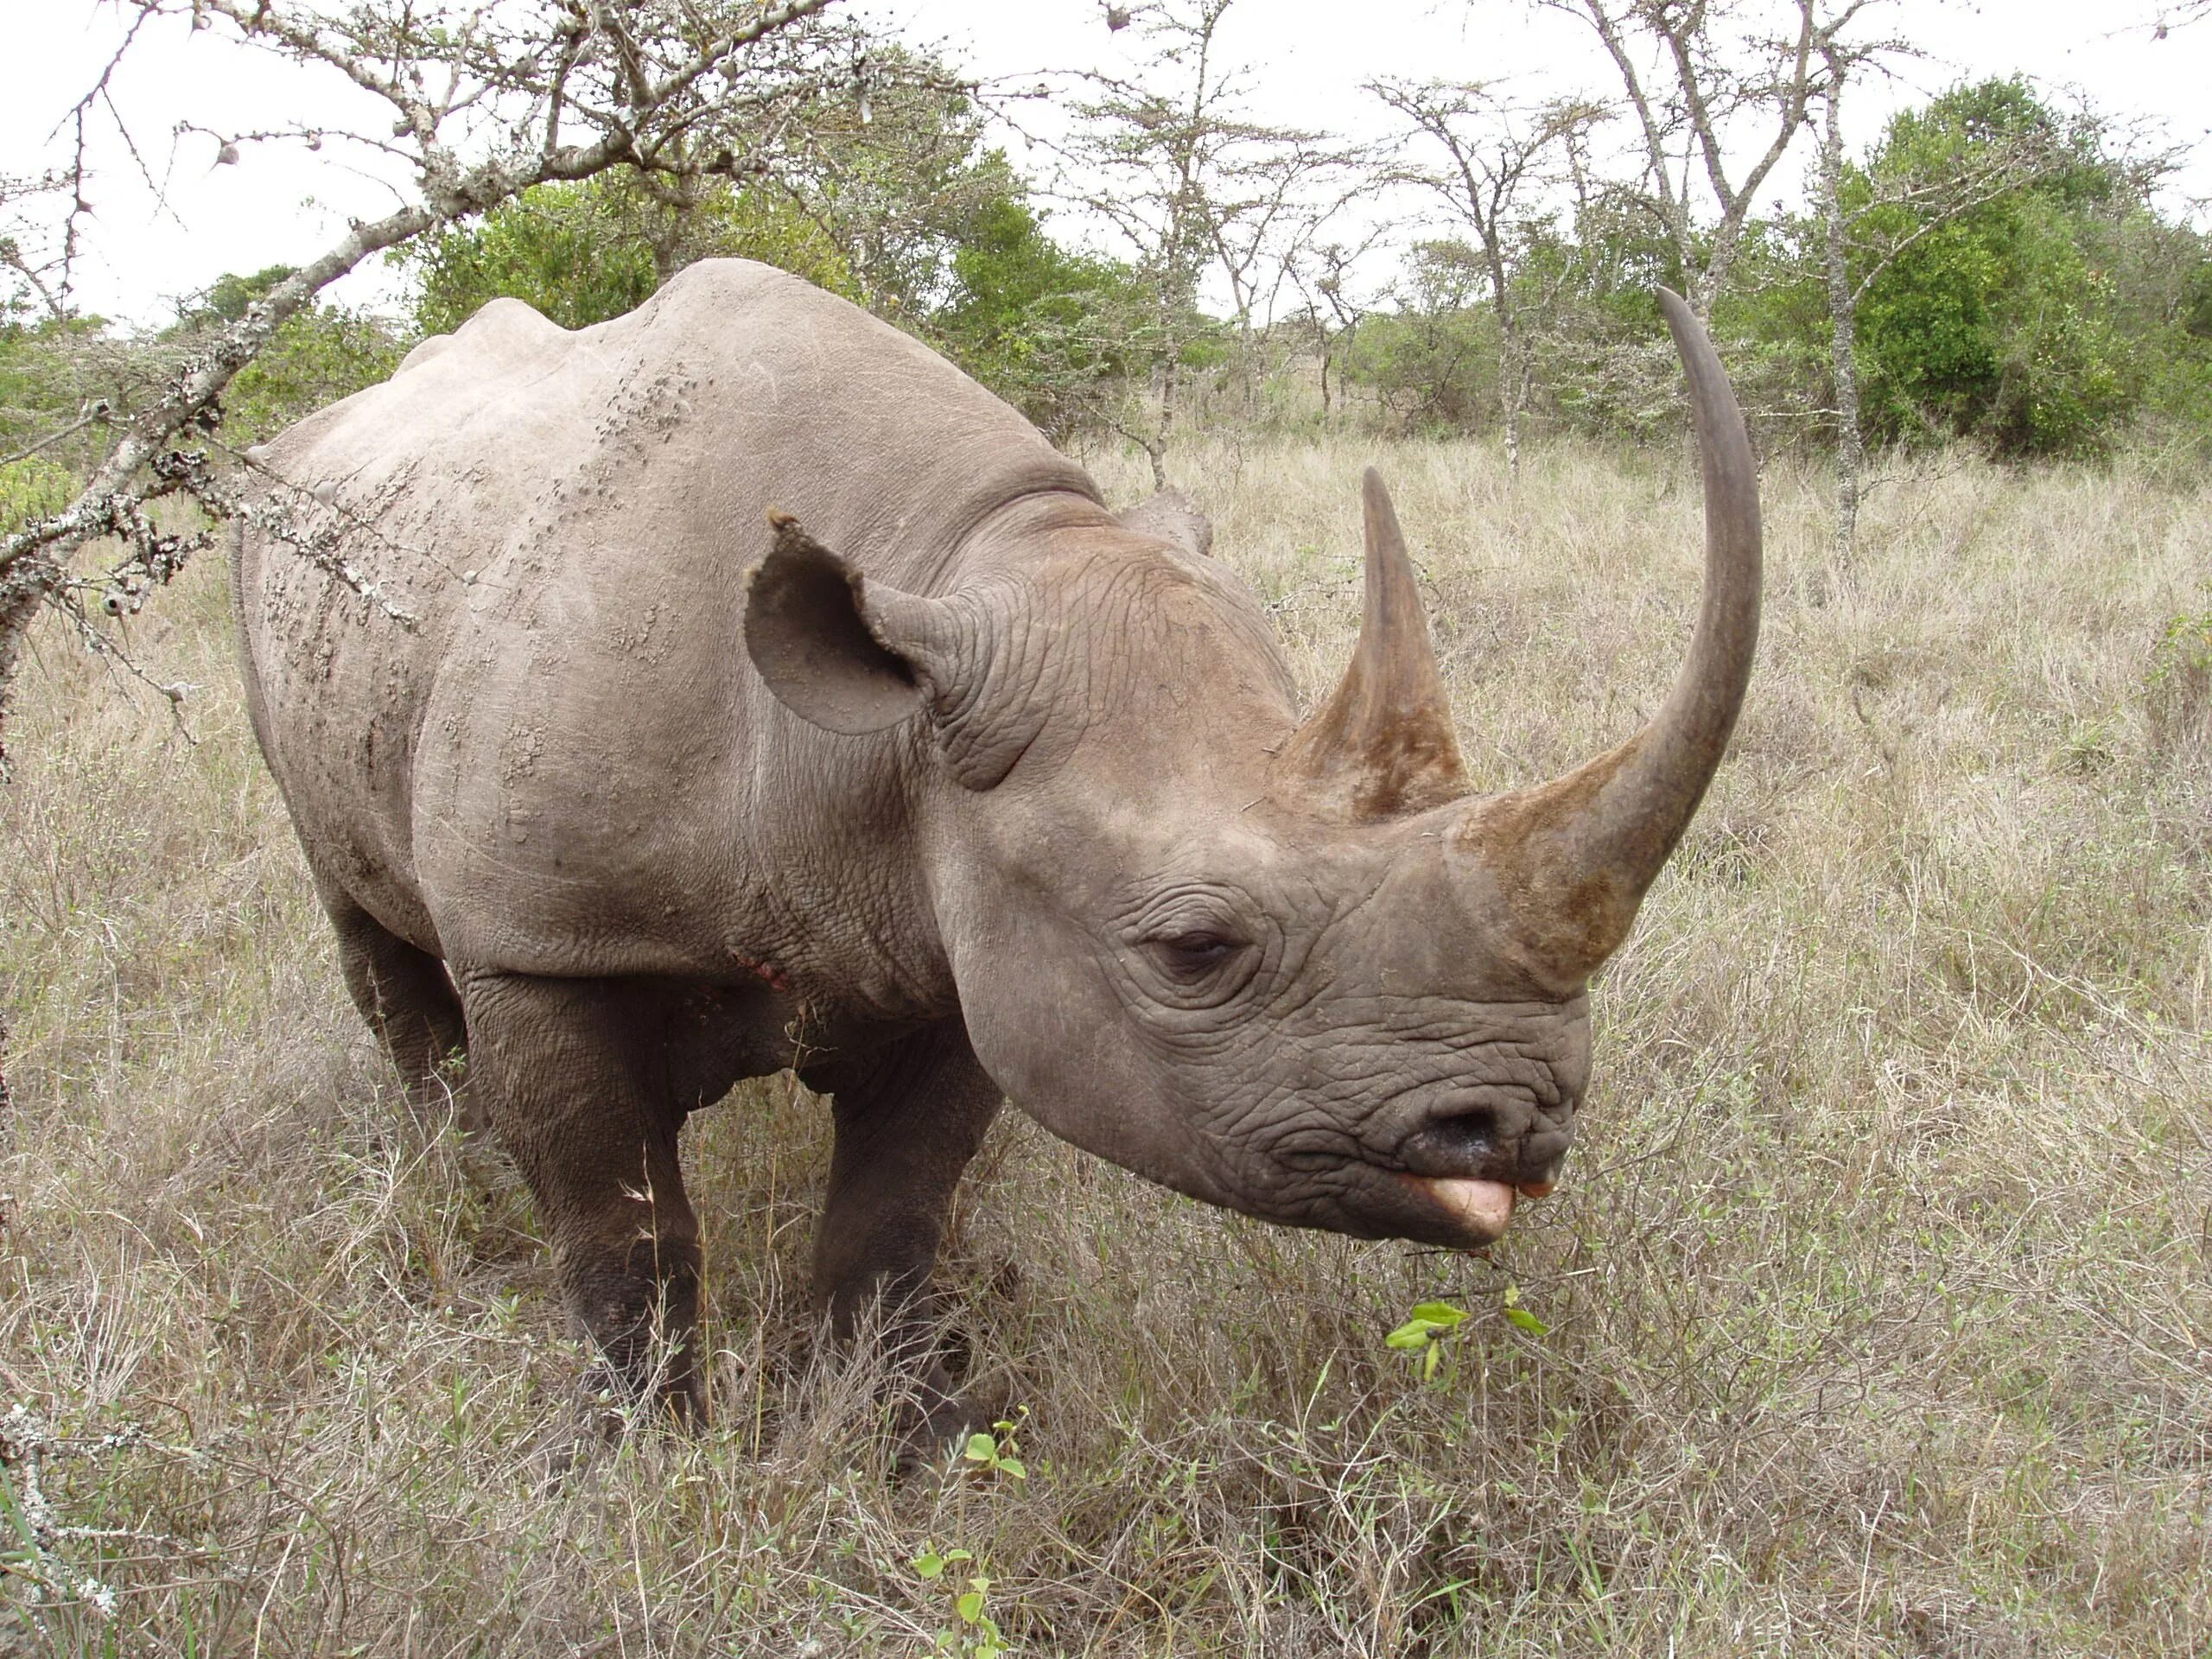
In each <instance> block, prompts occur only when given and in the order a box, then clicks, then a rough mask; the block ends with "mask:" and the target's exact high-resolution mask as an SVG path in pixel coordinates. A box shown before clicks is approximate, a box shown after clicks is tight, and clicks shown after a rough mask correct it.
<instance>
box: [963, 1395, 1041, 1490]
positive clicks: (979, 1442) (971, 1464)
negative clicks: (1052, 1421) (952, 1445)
mask: <svg viewBox="0 0 2212 1659" xmlns="http://www.w3.org/2000/svg"><path fill="white" fill-rule="evenodd" d="M1028 1414H1029V1408H1027V1406H1025V1407H1023V1408H1021V1410H1020V1413H1019V1414H1018V1416H1022V1417H1026V1416H1027V1415H1028ZM991 1427H992V1428H993V1429H994V1430H995V1433H989V1434H985V1433H974V1434H970V1435H969V1437H968V1442H967V1444H966V1445H965V1446H962V1447H961V1448H960V1461H961V1464H962V1465H963V1467H965V1468H968V1469H970V1470H973V1471H976V1472H977V1473H979V1474H980V1473H982V1472H983V1471H986V1470H988V1471H989V1472H991V1473H992V1474H995V1475H1004V1476H1006V1477H1007V1478H1008V1479H1010V1480H1027V1479H1028V1478H1029V1466H1028V1465H1027V1464H1025V1463H1023V1462H1022V1460H1021V1459H1020V1458H1018V1457H1016V1456H1015V1455H1014V1453H1015V1452H1016V1451H1017V1450H1018V1449H1019V1447H1018V1446H1016V1444H1015V1441H1014V1430H1015V1428H1016V1427H1018V1424H1017V1421H1016V1420H1015V1418H1008V1417H1001V1418H1000V1419H999V1421H996V1422H995V1423H993V1424H992V1425H991Z"/></svg>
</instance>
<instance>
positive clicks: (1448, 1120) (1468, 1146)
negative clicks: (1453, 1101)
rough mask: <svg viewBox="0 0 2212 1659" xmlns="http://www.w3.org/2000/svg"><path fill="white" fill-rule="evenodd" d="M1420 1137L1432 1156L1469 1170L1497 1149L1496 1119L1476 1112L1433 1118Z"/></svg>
mask: <svg viewBox="0 0 2212 1659" xmlns="http://www.w3.org/2000/svg"><path fill="white" fill-rule="evenodd" d="M1421 1140H1422V1141H1424V1142H1426V1143H1427V1147H1428V1149H1429V1151H1430V1152H1431V1153H1432V1154H1435V1155H1438V1156H1440V1157H1442V1158H1444V1159H1446V1160H1451V1161H1453V1162H1456V1163H1459V1164H1461V1165H1462V1166H1464V1167H1465V1168H1466V1169H1468V1170H1470V1171H1471V1170H1473V1169H1474V1168H1475V1167H1476V1166H1478V1165H1480V1164H1481V1163H1482V1162H1483V1161H1484V1160H1485V1159H1487V1158H1489V1157H1490V1156H1491V1154H1492V1153H1493V1152H1494V1151H1495V1150H1496V1149H1497V1114H1496V1113H1494V1112H1490V1111H1484V1110H1480V1109H1478V1110H1475V1111H1471V1112H1452V1113H1450V1114H1449V1115H1447V1116H1443V1117H1437V1118H1432V1119H1430V1120H1429V1122H1428V1124H1427V1127H1426V1128H1423V1129H1422V1130H1421Z"/></svg>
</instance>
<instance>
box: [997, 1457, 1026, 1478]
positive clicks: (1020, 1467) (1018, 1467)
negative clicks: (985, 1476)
mask: <svg viewBox="0 0 2212 1659" xmlns="http://www.w3.org/2000/svg"><path fill="white" fill-rule="evenodd" d="M998 1467H999V1472H1000V1473H1001V1474H1002V1475H1012V1476H1013V1477H1014V1478H1015V1479H1016V1480H1027V1479H1028V1478H1029V1471H1028V1469H1027V1466H1026V1465H1024V1464H1023V1463H1022V1461H1021V1459H1020V1458H1001V1459H999V1463H998Z"/></svg>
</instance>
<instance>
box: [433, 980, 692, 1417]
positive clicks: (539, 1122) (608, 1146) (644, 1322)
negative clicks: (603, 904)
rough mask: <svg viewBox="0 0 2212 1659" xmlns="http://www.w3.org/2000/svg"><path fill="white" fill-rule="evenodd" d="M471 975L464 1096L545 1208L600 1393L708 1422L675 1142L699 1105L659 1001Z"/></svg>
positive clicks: (614, 984) (466, 990)
mask: <svg viewBox="0 0 2212 1659" xmlns="http://www.w3.org/2000/svg"><path fill="white" fill-rule="evenodd" d="M460 978H461V987H462V994H463V998H464V1000H465V1002H466V1004H467V1011H468V1043H469V1049H468V1052H469V1066H470V1073H469V1085H470V1087H471V1088H472V1089H473V1090H478V1091H479V1096H478V1097H479V1098H480V1100H481V1101H482V1102H483V1103H484V1106H485V1108H486V1112H487V1115H488V1116H489V1117H490V1120H491V1124H492V1128H493V1133H494V1134H495V1135H497V1136H498V1137H499V1143H500V1145H501V1146H503V1147H505V1148H506V1151H507V1154H508V1155H509V1156H510V1157H511V1158H512V1159H513V1160H514V1163H515V1167H516V1168H517V1169H518V1170H520V1171H521V1172H522V1177H523V1179H524V1182H525V1183H526V1184H527V1185H529V1187H530V1190H531V1196H532V1197H533V1198H536V1199H537V1210H538V1215H539V1217H540V1220H541V1223H542V1224H543V1227H544V1229H545V1231H546V1234H547V1236H548V1242H549V1243H551V1245H552V1247H553V1257H554V1264H555V1270H556V1274H558V1276H559V1279H560V1283H561V1290H562V1294H563V1298H564V1299H565V1300H566V1301H567V1303H568V1306H569V1314H570V1316H571V1317H572V1318H573V1319H575V1322H576V1324H577V1325H578V1326H579V1327H580V1328H581V1330H582V1332H583V1333H584V1334H585V1335H586V1336H587V1337H588V1338H589V1340H590V1341H591V1343H592V1344H593V1345H594V1347H595V1348H596V1349H597V1351H598V1353H599V1356H600V1367H599V1370H598V1372H597V1375H596V1377H595V1382H596V1383H600V1384H603V1385H605V1386H607V1387H609V1388H611V1389H612V1390H613V1392H614V1394H615V1395H617V1397H618V1398H620V1399H621V1400H623V1401H625V1402H642V1401H644V1400H645V1399H647V1398H649V1397H651V1396H652V1395H655V1394H658V1395H659V1397H660V1398H661V1399H662V1400H664V1402H666V1403H667V1404H668V1406H669V1407H670V1408H671V1409H672V1410H673V1411H674V1412H675V1413H676V1414H677V1416H678V1417H679V1418H681V1419H685V1420H690V1421H703V1420H704V1417H705V1409H706V1397H705V1389H704V1386H703V1382H702V1378H701V1376H700V1375H699V1372H698V1369H697V1366H696V1361H695V1356H694V1353H693V1349H694V1347H695V1346H696V1344H695V1342H694V1340H693V1332H694V1328H695V1326H696V1325H697V1322H698V1314H699V1268H700V1260H701V1258H700V1250H699V1223H698V1218H697V1217H696V1216H695V1215H693V1213H692V1211H691V1205H690V1200H689V1199H687V1198H685V1197H684V1194H683V1173H682V1170H681V1168H680V1166H678V1164H677V1145H676V1142H677V1131H678V1130H679V1129H680V1128H682V1127H683V1119H684V1117H685V1116H686V1115H687V1111H686V1109H687V1107H688V1105H689V1104H690V1103H688V1102H685V1103H679V1102H678V1101H677V1099H676V1097H675V1096H674V1095H673V1093H672V1092H671V1090H670V1089H669V1087H668V1086H667V1083H668V1078H669V1075H670V1068H669V1066H668V1065H667V1063H666V1057H665V1056H664V1053H663V1052H662V1050H663V1041H664V1032H665V1028H666V1020H665V1019H664V1011H663V1008H662V1007H661V1005H660V1003H659V1001H658V1000H657V999H656V998H655V996H654V995H653V994H652V992H650V991H649V990H648V989H647V988H644V987H642V986H636V985H632V984H629V983H626V982H622V981H619V980H594V979H539V978H535V977H531V976H522V975H512V974H483V973H474V972H469V971H466V970H464V971H463V972H462V973H461V976H460Z"/></svg>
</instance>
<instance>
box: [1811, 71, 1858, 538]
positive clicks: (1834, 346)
mask: <svg viewBox="0 0 2212 1659" xmlns="http://www.w3.org/2000/svg"><path fill="white" fill-rule="evenodd" d="M1842 102H1843V75H1842V73H1841V71H1840V69H1839V70H1837V71H1836V73H1835V75H1834V82H1833V84H1832V85H1831V86H1829V88H1828V99H1827V126H1826V129H1825V130H1823V131H1822V133H1821V219H1822V220H1823V221H1824V222H1825V227H1826V229H1827V289H1828V318H1829V321H1830V324H1831V327H1832V335H1831V345H1830V351H1831V353H1832V355H1833V358H1834V373H1835V557H1836V562H1837V563H1838V564H1848V563H1850V561H1851V556H1852V552H1853V543H1854V542H1855V540H1856V538H1857V537H1858V532H1859V472H1860V469H1861V467H1863V465H1864V464H1865V459H1866V440H1865V437H1864V435H1863V434H1862V433H1861V432H1860V430H1859V296H1858V295H1857V294H1856V293H1855V292H1854V291H1853V289H1852V286H1851V256H1850V249H1849V246H1848V245H1847V241H1846V238H1845V236H1844V223H1843V124H1842V120H1841V118H1840V113H1839V111H1840V105H1841V104H1842Z"/></svg>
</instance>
